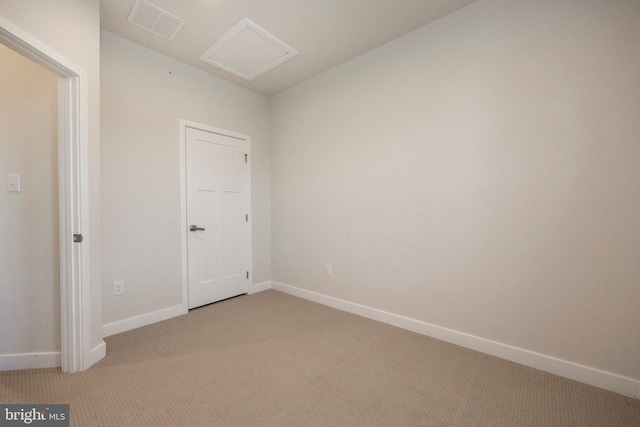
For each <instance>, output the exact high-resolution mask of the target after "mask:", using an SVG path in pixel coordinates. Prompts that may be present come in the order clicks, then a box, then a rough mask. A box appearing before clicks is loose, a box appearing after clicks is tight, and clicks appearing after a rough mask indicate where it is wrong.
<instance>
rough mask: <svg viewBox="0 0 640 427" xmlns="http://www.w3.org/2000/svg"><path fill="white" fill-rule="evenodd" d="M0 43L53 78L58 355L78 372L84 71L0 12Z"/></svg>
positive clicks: (86, 313)
mask: <svg viewBox="0 0 640 427" xmlns="http://www.w3.org/2000/svg"><path fill="white" fill-rule="evenodd" d="M0 43H2V44H4V45H5V46H7V47H9V48H10V49H12V50H14V51H16V52H17V53H19V54H21V55H23V56H25V57H26V58H28V59H30V60H31V61H33V62H35V63H37V64H39V65H41V66H42V67H44V68H46V69H47V70H49V71H51V72H53V73H54V74H55V75H57V76H58V175H59V178H58V180H59V212H60V213H59V217H60V221H59V235H60V310H61V316H60V319H61V339H62V342H61V352H60V357H61V365H62V371H63V372H79V371H83V370H85V369H87V368H88V367H89V366H91V362H92V360H91V311H90V307H91V299H90V296H91V294H90V288H91V287H90V284H91V279H90V277H91V276H90V272H89V266H90V256H91V252H90V250H89V249H90V248H89V245H90V241H91V239H90V236H89V195H88V182H89V170H88V165H89V162H88V116H89V110H88V105H89V102H88V99H89V98H88V78H87V73H86V71H85V70H84V69H83V68H81V67H79V66H77V65H76V64H74V63H73V62H71V61H69V60H68V59H66V58H65V57H64V56H62V55H60V54H59V53H58V52H57V51H55V50H54V49H52V48H50V47H49V46H47V45H46V44H44V43H43V42H41V41H40V40H38V39H37V38H35V37H34V36H32V35H31V34H29V33H28V32H26V31H24V30H23V29H22V28H20V27H18V26H17V25H15V24H13V23H12V22H11V21H9V20H8V19H6V18H5V17H4V16H2V15H0ZM74 234H81V235H83V242H82V243H74V241H73V239H74Z"/></svg>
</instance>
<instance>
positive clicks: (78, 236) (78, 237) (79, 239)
mask: <svg viewBox="0 0 640 427" xmlns="http://www.w3.org/2000/svg"><path fill="white" fill-rule="evenodd" d="M83 240H84V237H83V236H82V234H74V235H73V241H74V243H82V241H83Z"/></svg>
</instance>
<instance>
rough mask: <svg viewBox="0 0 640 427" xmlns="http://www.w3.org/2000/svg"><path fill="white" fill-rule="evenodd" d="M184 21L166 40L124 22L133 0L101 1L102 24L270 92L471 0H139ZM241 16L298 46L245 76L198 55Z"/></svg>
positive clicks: (136, 41) (215, 73)
mask: <svg viewBox="0 0 640 427" xmlns="http://www.w3.org/2000/svg"><path fill="white" fill-rule="evenodd" d="M147 1H149V2H150V3H152V4H154V5H156V6H158V7H160V8H162V9H164V10H165V11H167V12H169V13H171V14H173V15H176V16H177V17H179V18H182V19H184V20H186V24H185V25H184V27H183V28H182V30H181V31H180V32H179V33H178V34H177V36H176V37H175V38H174V39H173V40H172V41H169V40H165V39H163V38H161V37H158V36H156V35H154V34H152V33H149V32H147V31H145V30H144V29H141V28H139V27H137V26H135V25H132V24H130V23H129V22H127V17H128V16H129V13H130V12H131V9H132V7H133V5H134V4H135V0H101V3H100V5H101V26H102V28H103V29H105V30H107V31H110V32H112V33H114V34H117V35H119V36H121V37H124V38H126V39H129V40H131V41H133V42H135V43H138V44H140V45H142V46H146V47H148V48H150V49H152V50H155V51H158V52H161V53H163V54H165V55H167V56H170V57H172V58H175V59H177V60H179V61H182V62H185V63H187V64H190V65H192V66H194V67H197V68H199V69H201V70H204V71H206V72H208V73H211V74H214V75H216V76H219V77H221V78H223V79H226V80H229V81H231V82H233V83H236V84H238V85H240V86H244V87H246V88H249V89H252V90H255V91H256V92H260V93H262V94H264V95H268V96H269V95H273V94H276V93H278V92H281V91H283V90H285V89H287V88H289V87H291V86H294V85H296V84H297V83H300V82H302V81H304V80H307V79H309V78H311V77H313V76H315V75H317V74H320V73H322V72H323V71H326V70H328V69H330V68H333V67H335V66H336V65H339V64H341V63H343V62H345V61H348V60H350V59H352V58H355V57H356V56H359V55H362V54H363V53H365V52H367V51H369V50H371V49H374V48H376V47H378V46H380V45H382V44H384V43H387V42H389V41H391V40H393V39H395V38H397V37H400V36H402V35H404V34H407V33H408V32H410V31H413V30H415V29H417V28H419V27H421V26H423V25H425V24H427V23H429V22H432V21H435V20H436V19H438V18H440V17H442V16H445V15H447V14H449V13H451V12H453V11H455V10H457V9H459V8H461V7H464V6H466V5H468V4H471V3H473V2H474V1H475V0H147ZM243 18H249V19H250V20H252V21H253V22H255V23H256V24H258V25H259V26H261V27H263V28H264V29H265V30H267V31H269V32H271V33H272V34H274V35H275V36H276V37H278V38H279V39H281V40H282V41H284V42H285V43H287V44H289V45H290V46H291V47H293V48H294V49H295V50H297V51H298V55H297V56H296V57H295V58H292V59H291V60H290V61H287V62H285V63H283V64H282V65H280V66H278V67H276V68H274V69H272V70H270V71H269V72H267V73H266V74H264V75H262V76H260V77H258V78H256V79H255V80H253V81H245V80H243V79H241V78H239V77H236V76H234V75H232V74H229V73H227V72H225V71H222V70H220V69H218V68H216V67H214V66H212V65H209V64H206V63H204V62H202V61H200V60H199V59H198V58H199V57H200V55H202V54H203V53H204V52H205V51H206V50H207V49H208V48H209V47H210V46H211V45H212V44H213V43H215V42H216V41H217V40H218V39H219V38H220V37H221V36H222V35H223V34H224V33H225V32H226V31H227V30H229V29H230V28H232V27H233V26H234V25H236V24H237V23H238V22H239V21H240V20H241V19H243Z"/></svg>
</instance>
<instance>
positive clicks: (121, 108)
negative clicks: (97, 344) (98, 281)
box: [101, 31, 271, 324]
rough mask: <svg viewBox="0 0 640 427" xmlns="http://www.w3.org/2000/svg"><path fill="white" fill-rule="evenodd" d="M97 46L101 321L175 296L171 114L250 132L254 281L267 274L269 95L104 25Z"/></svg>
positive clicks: (159, 305)
mask: <svg viewBox="0 0 640 427" xmlns="http://www.w3.org/2000/svg"><path fill="white" fill-rule="evenodd" d="M101 53H102V76H101V81H102V171H103V174H102V197H103V199H102V217H103V222H102V224H103V283H104V288H103V307H104V323H105V324H112V323H114V322H121V321H126V320H127V319H130V318H132V317H134V316H145V315H149V314H150V313H153V312H156V311H158V310H164V309H168V308H171V307H175V306H177V305H180V304H181V292H182V291H181V289H182V288H181V286H182V276H181V259H180V236H181V232H183V230H182V227H181V225H180V210H181V207H180V188H179V180H180V145H179V141H180V140H179V132H178V123H179V119H186V120H190V121H194V122H199V123H203V124H208V125H211V126H215V127H218V128H223V129H227V130H231V131H235V132H239V133H243V134H247V135H249V136H251V154H252V171H251V173H252V209H253V224H252V225H253V234H254V240H253V283H254V284H255V283H260V282H263V281H268V280H269V279H270V277H271V272H270V265H271V258H270V221H271V219H270V209H271V208H270V196H269V192H270V171H269V165H270V164H269V156H270V154H269V122H268V120H269V117H268V106H269V105H268V99H267V98H266V97H264V96H262V95H259V94H257V93H255V92H252V91H249V90H247V89H244V88H241V87H239V86H236V85H233V84H231V83H229V82H226V81H224V80H222V79H219V78H217V77H214V76H212V75H209V74H207V73H204V72H202V71H199V70H197V69H194V68H193V67H190V66H187V65H185V64H182V63H180V62H178V61H175V60H173V59H170V58H168V57H166V56H163V55H161V54H158V53H156V52H153V51H151V50H149V49H146V48H144V47H142V46H139V45H136V44H134V43H132V42H129V41H127V40H125V39H123V38H120V37H118V36H115V35H113V34H111V33H109V32H105V31H103V32H102V46H101ZM168 70H171V71H172V72H173V75H169V74H168ZM115 280H124V282H125V294H124V295H120V296H115V297H114V296H113V281H115Z"/></svg>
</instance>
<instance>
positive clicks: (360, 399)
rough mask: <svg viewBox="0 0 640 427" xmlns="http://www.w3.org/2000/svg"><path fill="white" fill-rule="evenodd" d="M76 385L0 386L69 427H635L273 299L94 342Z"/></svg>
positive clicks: (467, 359)
mask: <svg viewBox="0 0 640 427" xmlns="http://www.w3.org/2000/svg"><path fill="white" fill-rule="evenodd" d="M106 341H107V350H108V353H107V357H106V358H105V359H104V360H102V361H101V362H99V363H98V364H96V365H95V366H94V367H92V368H91V369H89V370H88V371H86V372H83V373H79V374H61V373H60V372H59V370H57V369H40V370H25V371H15V372H3V373H0V402H1V403H69V404H70V405H71V421H72V423H71V425H74V426H545V427H547V426H580V427H586V426H616V427H619V426H635V427H637V426H640V401H638V400H635V399H631V398H627V397H624V396H620V395H617V394H615V393H611V392H607V391H604V390H601V389H598V388H595V387H590V386H587V385H584V384H581V383H577V382H575V381H571V380H567V379H564V378H560V377H557V376H554V375H551V374H547V373H544V372H540V371H536V370H534V369H531V368H526V367H523V366H520V365H517V364H514V363H511V362H506V361H504V360H500V359H497V358H494V357H491V356H487V355H484V354H481V353H477V352H474V351H470V350H466V349H464V348H461V347H457V346H454V345H451V344H446V343H443V342H440V341H437V340H434V339H430V338H426V337H423V336H420V335H416V334H413V333H410V332H406V331H404V330H401V329H397V328H394V327H392V326H388V325H385V324H382V323H378V322H375V321H371V320H368V319H364V318H360V317H357V316H354V315H351V314H348V313H344V312H340V311H338V310H334V309H331V308H328V307H324V306H321V305H318V304H314V303H311V302H308V301H304V300H301V299H298V298H295V297H292V296H289V295H285V294H282V293H279V292H276V291H273V290H271V291H266V292H261V293H258V294H254V295H251V296H242V297H238V298H234V299H231V300H227V301H223V302H221V303H218V304H214V305H210V306H207V307H203V308H200V309H197V310H194V311H192V312H190V313H189V314H188V315H186V316H181V317H178V318H175V319H171V320H167V321H164V322H160V323H157V324H154V325H150V326H147V327H144V328H139V329H136V330H133V331H129V332H125V333H122V334H119V335H114V336H112V337H109V338H107V339H106Z"/></svg>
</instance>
